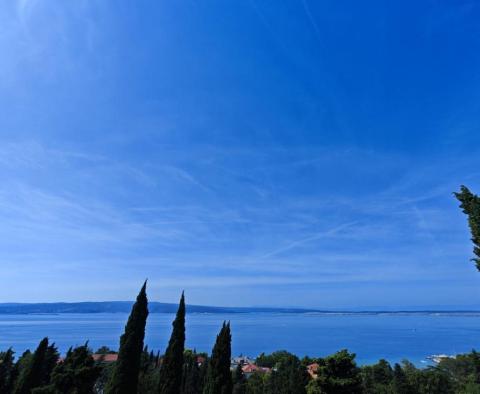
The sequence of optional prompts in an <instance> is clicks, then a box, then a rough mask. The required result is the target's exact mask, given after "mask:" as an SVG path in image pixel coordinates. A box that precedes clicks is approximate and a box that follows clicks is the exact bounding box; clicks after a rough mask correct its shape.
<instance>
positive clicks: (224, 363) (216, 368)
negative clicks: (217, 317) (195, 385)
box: [203, 322, 233, 394]
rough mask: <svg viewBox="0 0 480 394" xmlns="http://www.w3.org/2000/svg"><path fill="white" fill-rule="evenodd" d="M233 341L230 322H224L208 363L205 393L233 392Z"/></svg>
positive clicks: (224, 393)
mask: <svg viewBox="0 0 480 394" xmlns="http://www.w3.org/2000/svg"><path fill="white" fill-rule="evenodd" d="M231 342H232V336H231V333H230V323H226V322H223V326H222V329H221V330H220V333H219V334H218V335H217V340H216V342H215V346H214V347H213V350H212V357H211V358H210V361H209V364H208V369H207V376H206V378H205V387H204V388H203V394H231V393H232V386H233V384H232V374H231V372H230V360H231V356H232V350H231Z"/></svg>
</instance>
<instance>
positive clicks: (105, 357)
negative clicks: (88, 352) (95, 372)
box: [92, 353, 118, 363]
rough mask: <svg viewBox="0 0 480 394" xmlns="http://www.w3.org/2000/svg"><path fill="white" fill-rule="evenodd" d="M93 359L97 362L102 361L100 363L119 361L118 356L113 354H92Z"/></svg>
mask: <svg viewBox="0 0 480 394" xmlns="http://www.w3.org/2000/svg"><path fill="white" fill-rule="evenodd" d="M92 357H93V359H94V360H95V361H100V362H104V363H113V362H115V361H117V359H118V354H117V353H113V354H110V353H109V354H97V353H95V354H92Z"/></svg>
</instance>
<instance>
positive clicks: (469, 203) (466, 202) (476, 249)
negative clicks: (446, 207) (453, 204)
mask: <svg viewBox="0 0 480 394" xmlns="http://www.w3.org/2000/svg"><path fill="white" fill-rule="evenodd" d="M454 195H455V197H456V198H457V200H458V201H460V208H462V210H463V213H464V214H466V215H467V216H468V225H469V227H470V233H471V234H472V242H473V253H474V255H475V257H474V258H473V259H472V260H473V261H474V262H475V265H476V266H477V270H479V271H480V197H478V196H477V195H476V194H473V193H472V192H471V191H470V190H468V188H467V187H466V186H461V187H460V192H459V193H454Z"/></svg>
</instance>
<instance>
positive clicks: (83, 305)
mask: <svg viewBox="0 0 480 394" xmlns="http://www.w3.org/2000/svg"><path fill="white" fill-rule="evenodd" d="M131 307H132V302H131V301H107V302H53V303H39V304H23V303H0V314H31V313H128V312H130V309H131ZM177 307H178V305H177V304H169V303H163V302H149V303H148V309H149V310H150V312H151V313H174V312H176V310H177ZM187 309H188V312H190V313H249V312H250V313H251V312H271V313H308V312H319V311H318V310H315V309H295V308H240V307H217V306H201V305H188V306H187Z"/></svg>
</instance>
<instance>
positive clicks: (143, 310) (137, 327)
mask: <svg viewBox="0 0 480 394" xmlns="http://www.w3.org/2000/svg"><path fill="white" fill-rule="evenodd" d="M146 287H147V282H146V281H145V283H144V284H143V286H142V289H141V290H140V293H139V294H138V296H137V301H136V302H135V304H133V306H132V312H131V313H130V317H129V318H128V321H127V325H126V326H125V332H124V333H123V335H122V336H121V337H120V348H119V351H118V360H117V362H116V365H115V369H114V371H113V374H112V377H111V378H110V381H109V382H108V385H107V387H106V389H105V393H106V394H133V393H136V392H137V386H138V374H139V371H140V359H141V356H142V351H143V340H144V338H145V325H146V323H147V316H148V301H147V294H146Z"/></svg>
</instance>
